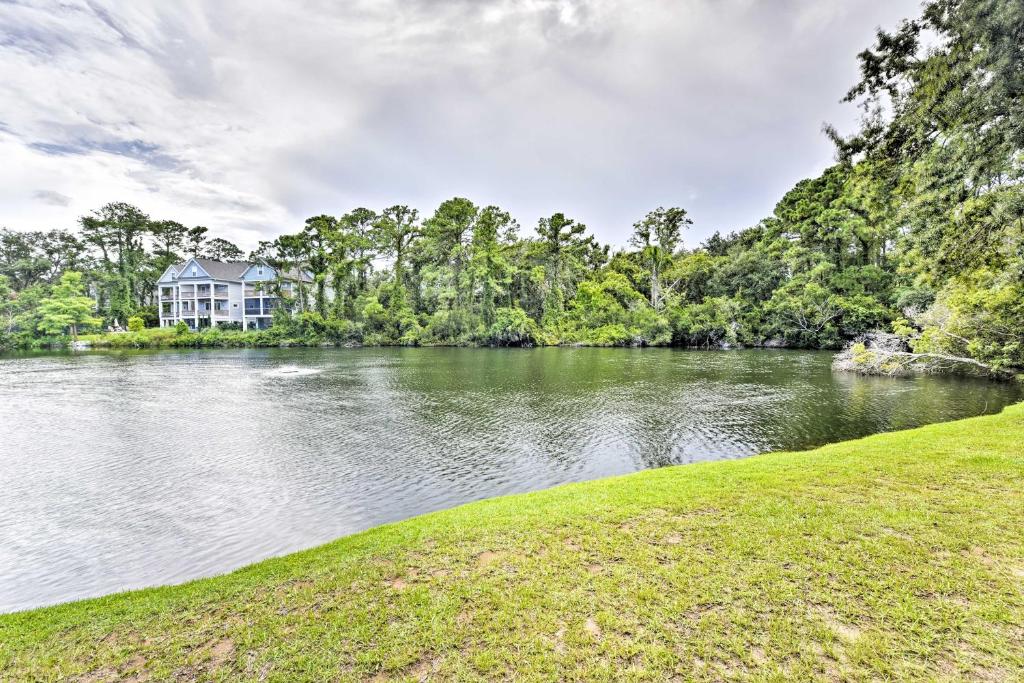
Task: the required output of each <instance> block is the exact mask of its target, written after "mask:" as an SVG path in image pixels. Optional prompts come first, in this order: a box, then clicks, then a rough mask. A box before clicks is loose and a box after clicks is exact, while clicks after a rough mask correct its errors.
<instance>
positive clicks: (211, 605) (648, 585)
mask: <svg viewBox="0 0 1024 683" xmlns="http://www.w3.org/2000/svg"><path fill="white" fill-rule="evenodd" d="M368 678H370V679H373V678H377V679H379V680H384V679H392V678H394V679H405V680H421V679H426V678H432V679H436V680H452V679H456V680H458V679H466V680H476V679H485V680H494V679H502V680H506V679H510V678H515V679H517V680H588V681H589V680H603V679H613V678H614V679H617V680H621V679H626V680H666V679H672V678H675V679H677V680H690V679H694V680H721V679H739V680H756V681H770V680H783V679H786V680H814V679H819V680H879V679H889V680H915V681H916V680H1022V679H1024V406H1014V407H1012V408H1008V409H1007V410H1006V411H1004V412H1003V413H1001V414H999V415H995V416H989V417H981V418H975V419H970V420H963V421H960V422H953V423H948V424H940V425H933V426H929V427H925V428H922V429H916V430H912V431H907V432H899V433H894V434H883V435H878V436H873V437H869V438H867V439H863V440H859V441H852V442H846V443H840V444H836V445H831V446H826V447H824V448H820V449H817V450H814V451H809V452H803V453H781V454H771V455H764V456H758V457H755V458H749V459H745V460H738V461H732V462H720V463H708V464H698V465H687V466H682V467H673V468H666V469H660V470H654V471H648V472H642V473H639V474H634V475H630V476H625V477H619V478H614V479H607V480H601V481H594V482H589V483H585V484H578V485H571V486H563V487H559V488H555V489H551V490H547V491H542V492H539V493H533V494H528V495H522V496H511V497H507V498H500V499H495V500H489V501H484V502H481V503H475V504H472V505H466V506H463V507H459V508H456V509H453V510H448V511H444V512H439V513H435V514H431V515H426V516H423V517H418V518H415V519H412V520H408V521H405V522H401V523H397V524H392V525H388V526H383V527H380V528H377V529H373V530H370V531H367V532H365V533H361V534H357V535H354V536H350V537H347V538H343V539H340V540H338V541H336V542H333V543H330V544H328V545H325V546H322V547H320V548H315V549H313V550H309V551H306V552H301V553H297V554H294V555H289V556H287V557H283V558H279V559H274V560H270V561H266V562H262V563H259V564H256V565H253V566H251V567H248V568H246V569H243V570H240V571H237V572H234V573H232V574H228V575H225V576H221V577H217V578H213V579H207V580H202V581H195V582H192V583H189V584H185V585H182V586H174V587H166V588H157V589H151V590H144V591H137V592H132V593H125V594H121V595H115V596H110V597H105V598H100V599H96V600H88V601H83V602H77V603H71V604H67V605H62V606H58V607H52V608H47V609H41V610H35V611H31V612H23V613H18V614H13V615H7V616H3V617H0V679H3V680H57V679H60V680H67V679H70V680H87V681H99V680H164V679H172V680H282V681H285V680H286V681H296V680H298V681H301V680H363V679H368Z"/></svg>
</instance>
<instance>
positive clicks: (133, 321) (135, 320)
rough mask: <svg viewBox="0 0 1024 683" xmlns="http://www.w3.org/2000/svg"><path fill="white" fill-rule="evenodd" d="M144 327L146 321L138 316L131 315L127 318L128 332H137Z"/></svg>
mask: <svg viewBox="0 0 1024 683" xmlns="http://www.w3.org/2000/svg"><path fill="white" fill-rule="evenodd" d="M145 327H146V321H145V320H143V319H142V318H140V317H139V316H137V315H133V316H132V317H131V318H128V331H129V332H139V331H140V330H143V329H145Z"/></svg>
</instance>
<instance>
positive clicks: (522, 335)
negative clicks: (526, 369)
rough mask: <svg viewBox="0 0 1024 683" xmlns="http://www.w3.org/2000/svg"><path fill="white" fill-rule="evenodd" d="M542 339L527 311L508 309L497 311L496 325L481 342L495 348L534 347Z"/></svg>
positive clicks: (514, 308) (492, 325) (516, 308)
mask: <svg viewBox="0 0 1024 683" xmlns="http://www.w3.org/2000/svg"><path fill="white" fill-rule="evenodd" d="M541 339H542V335H541V332H540V330H539V328H538V326H537V323H536V322H535V321H534V320H533V319H532V318H531V317H530V316H528V315H527V314H526V311H524V310H523V309H521V308H519V307H507V308H499V309H497V310H496V311H495V313H494V323H492V324H491V326H490V328H488V330H487V332H486V334H485V335H484V336H483V337H482V338H481V340H480V341H481V342H483V343H485V344H490V345H493V346H534V345H535V344H538V343H540V342H541Z"/></svg>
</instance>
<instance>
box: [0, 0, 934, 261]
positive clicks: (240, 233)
mask: <svg viewBox="0 0 1024 683" xmlns="http://www.w3.org/2000/svg"><path fill="white" fill-rule="evenodd" d="M918 5H919V2H918V0H675V1H671V0H662V1H660V2H659V1H657V0H643V1H641V0H593V1H587V0H519V1H513V0H404V1H403V0H394V1H392V0H364V1H353V2H332V1H329V0H307V1H306V2H304V3H300V2H295V1H287V2H286V1H284V0H281V1H279V2H277V1H274V2H271V1H269V0H260V1H259V2H253V1H252V0H237V1H236V0H186V1H175V2H167V1H165V0H160V1H157V0H153V1H145V0H122V1H120V2H114V1H107V0H85V1H76V0H60V1H56V0H54V1H52V2H51V1H48V0H25V1H23V2H22V1H17V0H16V1H14V2H11V1H10V0H0V226H6V227H10V228H14V229H24V230H29V229H49V228H58V227H59V228H72V227H74V226H75V224H76V218H77V217H78V216H80V215H82V214H84V213H87V212H88V211H90V210H91V209H94V208H97V207H98V206H100V205H102V204H104V203H106V202H109V201H127V202H131V203H134V204H136V205H138V206H139V207H141V208H142V209H143V210H145V211H147V212H148V213H149V214H150V215H151V216H153V217H154V218H174V219H176V220H179V221H181V222H183V223H186V224H188V225H196V224H201V225H206V226H207V227H209V228H210V230H211V234H214V235H219V236H223V237H226V238H229V239H232V240H234V241H236V242H238V243H239V244H240V245H241V246H243V247H244V248H247V249H248V248H251V247H253V246H255V243H256V241H257V240H258V239H261V238H268V237H273V236H276V235H278V234H280V233H282V232H285V231H295V230H297V229H299V228H300V227H301V225H302V221H303V219H305V218H306V217H307V216H310V215H313V214H319V213H331V214H337V215H340V214H342V213H344V212H346V211H348V210H350V209H352V208H354V207H357V206H367V207H369V208H373V209H379V208H382V207H384V206H387V205H390V204H395V203H405V204H410V205H412V206H415V207H417V208H419V209H420V211H421V212H422V213H424V214H429V213H430V212H431V211H432V210H433V208H434V207H436V206H437V204H438V203H439V202H440V201H442V200H444V199H446V198H448V197H452V196H465V197H469V198H471V199H473V200H474V201H476V202H477V203H478V204H497V205H499V206H502V207H503V208H505V209H507V210H510V211H511V212H512V213H513V215H515V216H516V217H517V218H518V219H519V221H520V223H522V224H523V226H524V227H529V226H533V225H534V224H536V220H537V218H538V217H539V216H541V215H546V214H550V213H553V212H555V211H564V212H565V213H567V214H569V215H570V216H572V217H575V218H577V219H579V220H581V221H583V222H585V223H586V224H587V225H588V226H590V227H591V228H592V229H593V231H594V232H595V233H596V234H597V235H598V237H599V238H600V239H602V241H606V242H611V243H613V244H617V245H622V244H624V243H625V241H626V239H627V237H628V234H629V231H630V226H631V224H632V223H633V221H634V220H636V219H637V218H639V217H640V216H642V215H643V214H644V213H645V212H646V211H647V210H649V209H651V208H654V207H655V206H658V205H665V206H669V205H678V206H683V207H685V208H686V209H688V210H689V211H690V213H691V215H692V217H693V219H694V221H695V223H696V224H695V226H694V229H693V231H692V233H691V235H690V236H689V237H688V239H687V243H688V244H689V245H690V246H694V245H695V244H696V243H697V242H699V241H700V240H701V239H703V238H704V237H705V236H707V235H709V234H711V233H712V232H714V231H715V230H723V231H728V230H734V229H738V228H743V227H746V226H749V225H752V224H754V223H756V222H757V221H758V219H760V218H761V217H763V216H765V215H768V214H769V213H770V212H771V210H772V208H773V206H774V204H775V202H776V201H777V200H778V199H779V197H780V196H781V195H782V193H783V192H785V190H787V189H788V188H789V187H791V186H792V185H793V183H794V182H796V181H797V180H799V179H801V178H804V177H807V176H810V175H814V174H816V173H818V172H820V171H821V170H822V169H824V168H825V167H826V166H827V165H829V164H830V163H831V162H832V159H833V150H832V148H831V145H830V143H829V142H828V141H827V139H825V137H824V136H823V134H822V133H821V125H822V123H823V122H825V121H829V122H833V123H837V124H839V125H840V126H841V127H847V128H848V127H849V126H850V125H852V123H853V121H855V119H856V115H857V111H856V109H855V108H853V107H851V106H850V105H841V104H839V99H840V98H841V97H842V95H843V93H844V92H845V91H846V89H847V88H848V87H849V86H850V85H852V84H853V83H854V82H855V81H856V78H857V62H856V59H855V55H856V54H857V52H859V51H860V50H861V49H863V48H865V47H867V46H868V45H869V44H870V43H871V42H872V39H873V35H874V31H875V29H876V28H877V27H879V26H883V27H892V26H894V25H895V23H896V22H897V21H898V20H899V19H901V18H903V17H906V16H912V15H915V14H916V13H917V10H918Z"/></svg>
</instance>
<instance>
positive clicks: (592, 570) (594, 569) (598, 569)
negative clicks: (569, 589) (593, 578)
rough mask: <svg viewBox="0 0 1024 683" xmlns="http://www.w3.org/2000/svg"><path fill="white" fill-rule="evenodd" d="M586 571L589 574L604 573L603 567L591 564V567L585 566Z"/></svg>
mask: <svg viewBox="0 0 1024 683" xmlns="http://www.w3.org/2000/svg"><path fill="white" fill-rule="evenodd" d="M587 571H588V572H590V573H591V574H600V573H601V572H603V571H604V567H602V566H601V565H599V564H591V565H587Z"/></svg>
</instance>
